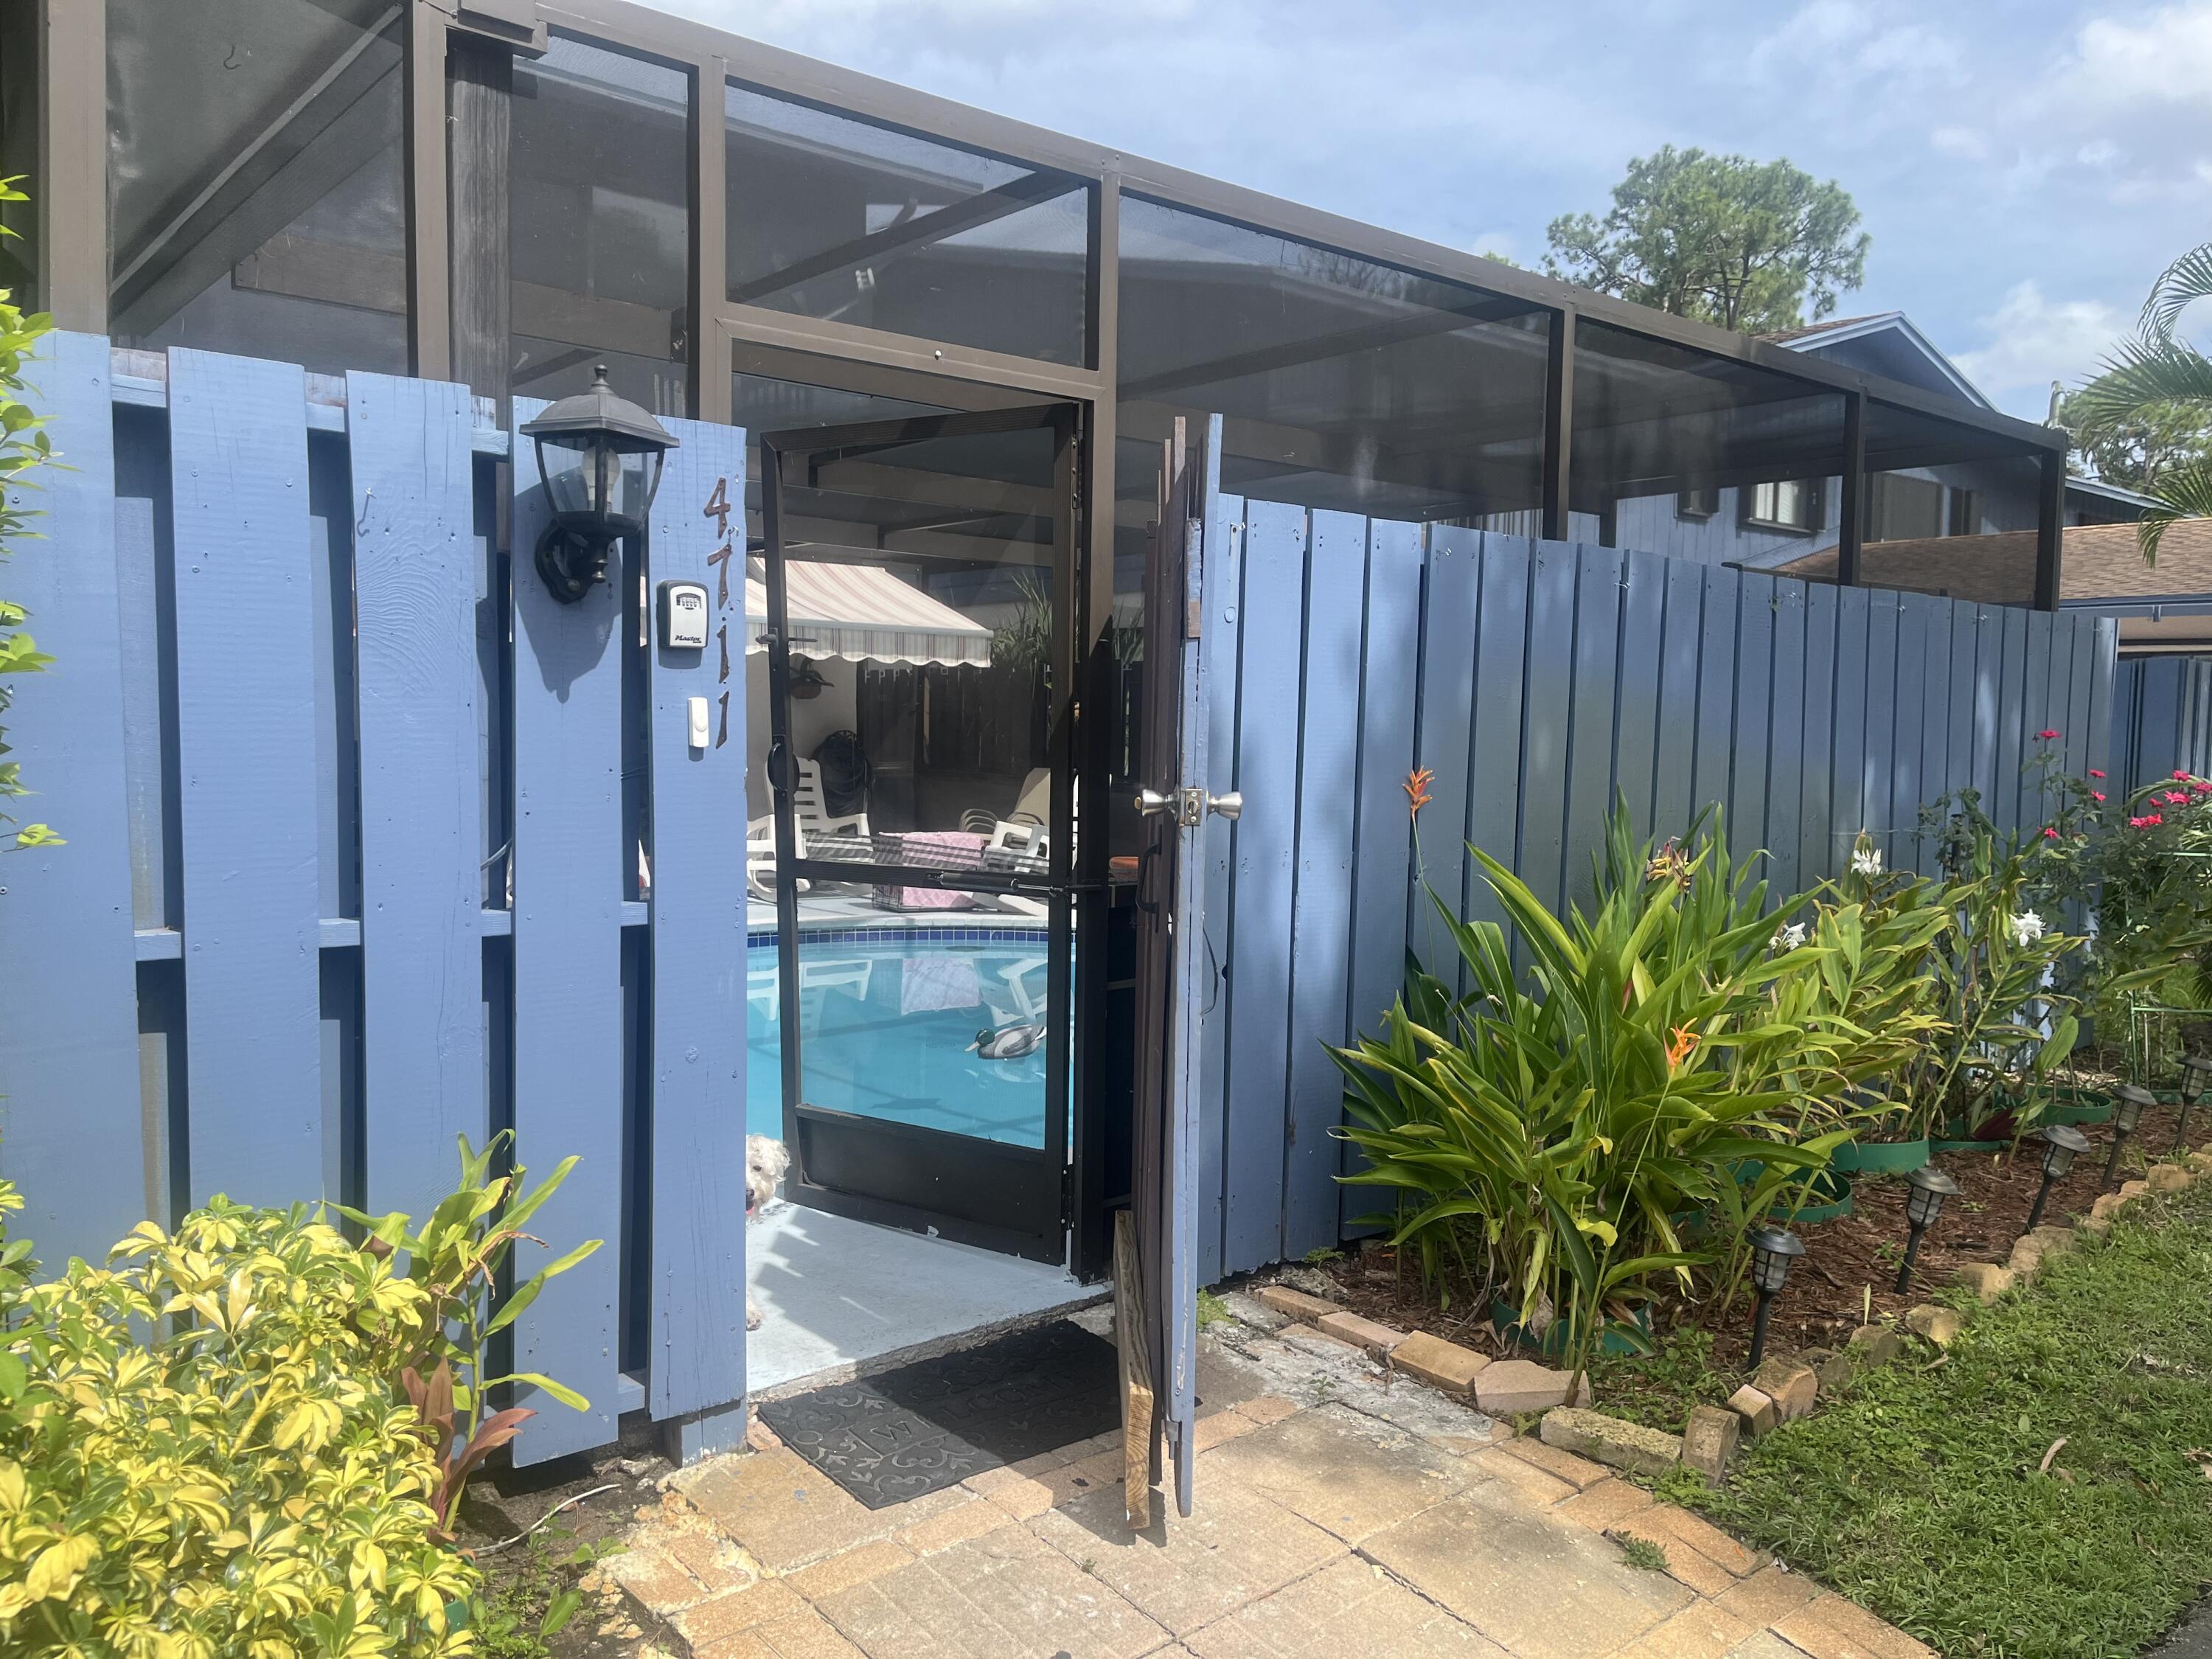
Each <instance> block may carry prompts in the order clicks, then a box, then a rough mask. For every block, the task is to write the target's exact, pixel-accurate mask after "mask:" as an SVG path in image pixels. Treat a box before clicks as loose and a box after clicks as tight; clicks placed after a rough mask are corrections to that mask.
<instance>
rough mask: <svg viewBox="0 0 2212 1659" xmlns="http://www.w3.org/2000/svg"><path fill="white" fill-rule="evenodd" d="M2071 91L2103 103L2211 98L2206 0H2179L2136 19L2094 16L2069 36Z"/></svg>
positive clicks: (2210, 17)
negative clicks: (2071, 41)
mask: <svg viewBox="0 0 2212 1659" xmlns="http://www.w3.org/2000/svg"><path fill="white" fill-rule="evenodd" d="M2069 80H2070V81H2071V82H2072V83H2073V85H2074V87H2075V91H2076V92H2077V93H2078V94H2082V95H2086V96H2087V97H2088V98H2090V99H2093V100H2097V101H2099V102H2104V103H2126V102H2130V101H2134V100H2155V101H2158V102H2162V103H2163V102H2173V103H2203V102H2207V101H2212V0H2182V3H2180V4H2178V5H2172V6H2166V7H2162V8H2161V9H2159V10H2157V11H2154V12H2151V13H2149V14H2148V15H2146V16H2144V17H2142V19H2141V20H2140V21H2132V22H2126V21H2121V20H2119V19H2118V18H2113V17H2096V18H2092V19H2091V20H2090V21H2087V22H2086V23H2084V24H2083V25H2082V26H2081V31H2080V33H2078V34H2077V35H2076V36H2075V73H2074V75H2073V76H2069Z"/></svg>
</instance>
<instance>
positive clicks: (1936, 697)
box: [1906, 593, 1956, 876]
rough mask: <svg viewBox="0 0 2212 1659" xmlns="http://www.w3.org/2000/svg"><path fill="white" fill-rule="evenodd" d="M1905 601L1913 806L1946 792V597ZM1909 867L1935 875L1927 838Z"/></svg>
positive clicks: (1948, 703)
mask: <svg viewBox="0 0 2212 1659" xmlns="http://www.w3.org/2000/svg"><path fill="white" fill-rule="evenodd" d="M1906 603H1907V604H1908V605H1917V607H1918V609H1919V611H1920V613H1921V625H1920V634H1921V641H1922V655H1921V661H1920V799H1919V800H1918V801H1917V802H1916V803H1915V805H1914V809H1913V810H1914V816H1915V817H1916V818H1917V816H1918V811H1919V808H1920V807H1921V806H1923V805H1927V803H1929V801H1932V800H1934V799H1936V797H1937V796H1939V795H1941V794H1942V793H1944V792H1945V791H1946V790H1948V788H1949V787H1951V785H1950V781H1949V780H1950V768H1951V761H1950V746H1951V613H1952V611H1954V609H1956V607H1955V606H1954V605H1952V604H1951V602H1950V601H1949V600H1948V599H1937V598H1936V597H1935V596H1934V595H1933V594H1928V593H1921V594H1916V595H1913V596H1911V598H1910V599H1908V600H1907V601H1906ZM1913 849H1914V856H1913V867H1914V868H1916V869H1917V870H1918V871H1919V872H1920V873H1921V874H1922V875H1923V876H1932V875H1934V874H1935V873H1936V848H1935V847H1934V846H1933V845H1932V844H1931V843H1929V842H1923V841H1919V840H1917V839H1916V841H1915V842H1914V843H1913Z"/></svg>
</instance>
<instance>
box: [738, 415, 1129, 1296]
mask: <svg viewBox="0 0 2212 1659" xmlns="http://www.w3.org/2000/svg"><path fill="white" fill-rule="evenodd" d="M1083 412H1084V411H1083V409H1082V406H1081V405H1079V404H1073V403H1068V402H1054V403H1045V404H1025V405H1024V406H1021V407H1017V408H1011V409H997V410H979V411H975V412H960V413H952V414H945V415H921V416H908V417H905V418H902V419H898V420H892V421H880V422H866V423H861V424H854V425H848V426H836V427H818V428H807V429H804V430H799V431H794V432H785V433H770V434H763V435H761V436H760V437H759V439H758V443H759V447H760V458H761V459H760V474H761V476H760V483H761V525H762V532H763V538H762V539H763V567H764V572H765V575H766V586H767V590H768V629H767V632H766V634H765V635H763V639H764V641H765V643H766V644H767V646H768V670H769V779H768V781H769V790H770V793H771V796H772V798H773V799H774V802H775V846H776V875H775V904H776V964H777V994H778V1000H779V1004H780V1017H781V1022H782V1026H783V1033H782V1042H781V1044H780V1045H779V1046H780V1048H781V1058H782V1071H783V1075H782V1094H783V1127H784V1140H785V1144H786V1145H787V1147H788V1148H789V1150H790V1152H791V1154H792V1164H791V1176H790V1182H791V1190H792V1192H793V1195H794V1196H795V1197H797V1198H799V1200H800V1201H801V1202H804V1203H805V1204H807V1205H808V1206H811V1207H813V1208H816V1209H820V1210H824V1211H827V1212H830V1213H832V1214H837V1215H845V1216H849V1217H851V1218H854V1219H856V1220H861V1221H868V1222H872V1223H876V1224H878V1225H886V1226H892V1227H898V1228H902V1229H905V1230H907V1231H931V1232H935V1233H937V1234H939V1235H941V1236H942V1237H947V1238H951V1239H955V1240H957V1241H959V1242H961V1243H969V1244H975V1245H979V1246H981V1247H982V1248H985V1249H994V1250H999V1251H1002V1252H1004V1253H1006V1254H1009V1255H1020V1256H1024V1257H1027V1258H1029V1259H1030V1260H1033V1261H1049V1262H1053V1263H1055V1264H1058V1263H1062V1262H1066V1261H1067V1260H1068V1258H1069V1249H1070V1244H1069V1237H1070V1231H1071V1228H1072V1226H1073V1222H1074V1220H1075V1218H1074V1217H1073V1215H1072V1214H1071V1213H1070V1212H1071V1208H1072V1195H1073V1190H1074V1186H1075V1182H1073V1179H1072V1175H1071V1167H1072V1166H1071V1162H1070V1158H1071V1147H1070V1134H1069V1129H1070V1125H1071V1121H1077V1120H1080V1119H1081V1118H1083V1117H1085V1116H1086V1115H1087V1114H1086V1112H1085V1108H1086V1107H1087V1106H1089V1105H1090V1104H1091V1097H1092V1096H1094V1095H1095V1093H1096V1091H1095V1090H1093V1089H1091V1088H1088V1087H1086V1086H1085V1084H1084V1081H1083V1080H1082V1079H1074V1078H1073V1070H1072V1067H1071V1063H1070V1062H1071V1060H1072V1059H1073V1056H1074V1055H1075V1054H1079V1053H1084V1054H1088V1053H1090V1052H1094V1051H1095V1050H1094V1045H1093V1044H1092V1043H1091V1042H1078V1041H1076V1040H1075V1033H1074V1030H1073V1026H1074V1018H1073V1017H1074V1016H1075V1015H1076V1014H1077V1011H1078V1009H1079V1006H1081V1005H1082V1004H1083V1003H1084V1002H1085V1001H1086V1000H1087V999H1079V998H1078V997H1077V996H1076V995H1075V989H1074V984H1073V971H1072V969H1073V930H1074V928H1075V926H1076V916H1077V905H1076V898H1077V894H1076V887H1077V882H1076V868H1075V865H1074V863H1073V848H1074V846H1075V835H1074V817H1073V805H1074V799H1075V795H1076V789H1075V787H1074V786H1075V783H1076V780H1077V778H1078V775H1079V769H1081V768H1082V763H1083V760H1084V758H1085V757H1084V755H1083V752H1082V750H1083V745H1081V744H1079V743H1078V742H1077V741H1076V738H1075V732H1074V727H1075V724H1076V719H1077V714H1078V709H1079V699H1078V698H1077V696H1076V695H1075V684H1076V681H1075V665H1076V648H1075V642H1076V640H1077V637H1078V635H1079V630H1080V629H1082V628H1083V627H1084V626H1085V623H1086V621H1087V618H1086V617H1085V614H1084V613H1085V611H1087V610H1088V605H1087V604H1086V602H1085V588H1084V574H1085V565H1086V564H1087V562H1088V561H1087V559H1086V558H1085V546H1084V540H1083V537H1082V531H1083V529H1084V526H1083V524H1082V522H1081V513H1079V510H1078V507H1079V502H1078V491H1077V487H1076V481H1077V479H1078V478H1079V477H1080V476H1081V456H1082V444H1083V441H1084V426H1085V422H1084V421H1083V418H1082V416H1083ZM1040 429H1042V430H1049V431H1051V432H1052V433H1053V434H1054V486H1053V495H1054V503H1055V510H1054V546H1053V556H1052V563H1051V567H1050V568H1051V570H1052V573H1053V595H1054V605H1053V626H1052V649H1051V655H1050V659H1049V663H1048V677H1049V678H1048V699H1049V702H1048V712H1047V727H1046V729H1047V732H1048V743H1047V754H1046V764H1047V766H1048V768H1049V769H1050V770H1051V773H1052V777H1053V790H1052V809H1051V814H1050V819H1051V822H1050V826H1049V829H1050V848H1049V852H1048V860H1047V869H1046V873H1045V875H1044V877H1043V878H1042V879H1038V878H1034V877H1027V876H1020V875H1012V874H1006V873H1001V872H994V871H982V870H972V869H963V870H931V869H926V868H921V867H918V866H900V869H901V872H902V874H904V875H906V876H907V877H908V878H911V880H912V884H914V885H916V886H932V887H940V888H945V889H949V890H956V891H963V892H975V893H1007V894H1019V895H1022V896H1029V897H1033V898H1037V899H1042V901H1043V902H1044V903H1045V905H1046V909H1047V915H1046V921H1045V926H1046V929H1047V935H1046V937H1047V944H1046V947H1045V949H1046V1015H1045V1018H1046V1039H1045V1041H1046V1048H1045V1126H1044V1146H1042V1148H1033V1147H1025V1146H1012V1145H1010V1144H1007V1143H1004V1142H999V1141H992V1140H987V1139H982V1138H981V1137H977V1136H971V1135H961V1134H955V1133H951V1132H950V1131H946V1130H940V1129H931V1128H924V1127H918V1126H915V1125H911V1124H902V1123H897V1122H892V1121H886V1120H884V1119H879V1118H873V1117H868V1116H866V1115H859V1114H853V1113H847V1112H840V1111H834V1110H830V1109H825V1108H822V1107H817V1106H812V1105H808V1104H805V1103H802V1102H801V1101H800V1099H799V1095H800V1091H801V1086H802V1085H801V1079H802V1075H803V1066H802V1060H801V1045H802V1044H803V1042H804V1040H805V1039H804V1037H803V1036H802V1035H801V1032H800V1018H799V973H798V958H799V894H798V884H799V882H800V881H803V880H818V881H850V880H851V879H852V878H853V876H854V866H853V865H851V864H849V863H843V862H840V861H837V860H814V859H802V858H799V857H796V856H795V855H794V850H793V849H794V848H795V847H796V845H797V840H798V836H797V823H796V818H795V815H794V810H793V800H792V791H791V788H790V784H791V782H792V781H793V780H792V778H791V777H790V776H789V775H787V773H788V769H789V759H788V757H789V744H788V736H789V731H790V695H789V694H790V652H789V642H790V641H791V624H790V608H789V597H788V587H787V581H786V578H785V573H784V567H783V552H782V517H783V505H782V495H783V491H784V490H785V489H788V488H793V487H799V488H805V487H811V484H812V483H813V480H814V473H815V470H816V468H817V467H818V466H819V465H821V464H822V463H823V462H824V461H828V460H832V459H842V458H848V457H851V456H854V455H856V454H863V453H870V452H874V451H881V450H884V449H891V448H901V447H907V446H908V445H911V444H915V443H918V442H923V441H927V440H929V439H932V438H939V437H948V438H949V437H967V436H981V435H988V434H991V433H997V432H1014V431H1036V430H1040ZM780 761H781V763H782V764H781V765H779V762H780ZM1096 787H1097V786H1094V793H1095V789H1096ZM1086 816H1088V815H1086ZM1092 861H1093V859H1092V858H1091V857H1086V859H1085V863H1090V862H1092ZM1084 908H1086V909H1087V908H1089V907H1084ZM1091 954H1095V953H1094V952H1092V951H1090V950H1089V948H1088V947H1087V946H1086V951H1085V955H1086V957H1087V956H1089V955H1091ZM1072 1082H1073V1088H1072V1089H1071V1083H1072ZM1071 1096H1073V1098H1071ZM1076 1139H1077V1144H1078V1145H1080V1144H1081V1142H1082V1139H1083V1137H1082V1136H1081V1135H1079V1136H1078V1137H1077V1138H1076Z"/></svg>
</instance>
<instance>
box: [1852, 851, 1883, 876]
mask: <svg viewBox="0 0 2212 1659" xmlns="http://www.w3.org/2000/svg"><path fill="white" fill-rule="evenodd" d="M1851 873H1852V874H1853V875H1855V876H1878V875H1880V874H1881V853H1880V852H1879V851H1877V850H1876V849H1875V848H1871V847H1861V848H1857V849H1856V850H1855V851H1853V853H1852V854H1851Z"/></svg>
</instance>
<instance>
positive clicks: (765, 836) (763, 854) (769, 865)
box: [745, 812, 811, 902]
mask: <svg viewBox="0 0 2212 1659" xmlns="http://www.w3.org/2000/svg"><path fill="white" fill-rule="evenodd" d="M793 834H794V836H795V837H796V839H797V843H798V844H797V846H796V848H794V850H795V851H796V852H797V853H798V854H799V857H800V858H805V856H806V831H805V829H800V828H799V827H798V826H796V825H794V826H793ZM809 885H811V884H810V883H808V882H805V881H801V882H800V883H799V891H800V892H802V893H803V892H805V890H807V888H808V886H809ZM745 888H746V890H748V891H749V892H750V893H751V894H752V896H754V897H755V898H757V899H761V900H763V901H765V902H773V901H774V900H775V813H773V812H770V813H769V814H767V815H766V816H765V817H757V818H754V819H753V820H751V821H750V823H747V824H746V825H745Z"/></svg>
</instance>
